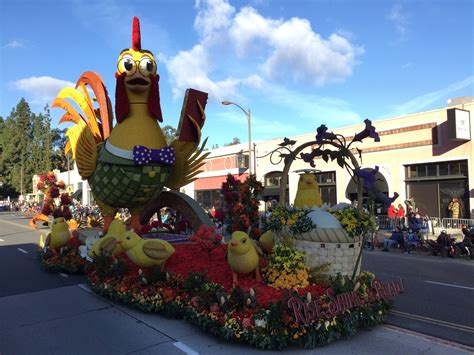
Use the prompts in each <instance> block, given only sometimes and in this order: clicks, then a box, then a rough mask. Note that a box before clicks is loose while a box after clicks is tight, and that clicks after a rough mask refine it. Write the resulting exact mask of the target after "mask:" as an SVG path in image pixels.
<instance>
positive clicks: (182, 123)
mask: <svg viewBox="0 0 474 355" xmlns="http://www.w3.org/2000/svg"><path fill="white" fill-rule="evenodd" d="M207 97H208V94H207V92H202V91H199V90H195V89H187V90H186V94H185V96H184V101H183V108H182V109H181V117H180V119H179V125H178V139H179V140H180V141H183V142H197V140H198V135H197V131H196V128H195V126H194V125H193V123H192V122H191V120H190V119H189V116H191V117H192V118H193V119H194V120H195V121H196V122H197V123H198V124H199V127H202V126H203V125H204V119H205V117H204V116H203V115H202V113H201V110H200V108H199V105H198V101H199V103H200V104H201V106H202V108H203V110H204V109H205V108H206V104H207ZM188 115H189V116H188Z"/></svg>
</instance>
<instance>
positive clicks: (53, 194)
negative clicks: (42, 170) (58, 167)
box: [36, 171, 72, 221]
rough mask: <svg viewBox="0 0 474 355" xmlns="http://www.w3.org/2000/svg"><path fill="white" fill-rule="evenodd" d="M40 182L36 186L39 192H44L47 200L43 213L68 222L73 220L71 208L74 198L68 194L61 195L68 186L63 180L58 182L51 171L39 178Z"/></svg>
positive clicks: (42, 209)
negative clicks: (62, 218)
mask: <svg viewBox="0 0 474 355" xmlns="http://www.w3.org/2000/svg"><path fill="white" fill-rule="evenodd" d="M39 179H40V181H39V182H38V184H37V185H36V187H37V188H38V190H40V191H43V193H44V195H45V199H44V202H43V207H42V208H41V213H42V214H44V215H46V216H50V215H53V216H54V218H57V217H64V219H65V220H66V221H68V220H70V219H71V218H72V214H71V211H70V209H69V206H70V205H71V203H72V197H71V196H69V195H68V194H67V193H65V192H64V193H61V192H60V190H64V188H65V187H66V184H65V183H64V181H62V180H59V181H58V180H57V178H56V175H55V174H54V172H52V171H49V172H48V173H46V174H43V175H40V176H39Z"/></svg>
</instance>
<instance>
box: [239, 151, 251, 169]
mask: <svg viewBox="0 0 474 355" xmlns="http://www.w3.org/2000/svg"><path fill="white" fill-rule="evenodd" d="M248 167H249V156H248V154H244V153H243V152H242V151H241V152H239V153H238V154H237V168H241V169H242V168H243V169H247V168H248Z"/></svg>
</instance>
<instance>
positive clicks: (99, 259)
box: [94, 254, 128, 278]
mask: <svg viewBox="0 0 474 355" xmlns="http://www.w3.org/2000/svg"><path fill="white" fill-rule="evenodd" d="M94 266H95V269H96V271H97V274H98V275H100V276H101V277H112V278H115V277H120V276H121V275H124V274H125V273H127V271H128V266H127V264H126V263H125V262H124V261H123V260H120V259H115V258H113V257H112V256H110V255H107V254H102V255H99V256H96V257H95V259H94Z"/></svg>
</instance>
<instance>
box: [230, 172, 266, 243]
mask: <svg viewBox="0 0 474 355" xmlns="http://www.w3.org/2000/svg"><path fill="white" fill-rule="evenodd" d="M262 191H263V185H262V184H261V183H260V182H259V181H257V179H256V177H255V175H250V176H249V177H247V179H246V180H245V182H243V183H242V182H241V181H239V180H237V179H235V178H234V177H233V176H232V175H231V174H228V175H227V180H226V182H224V183H223V184H222V193H223V195H224V204H225V216H226V222H227V224H228V226H229V227H228V232H229V233H232V232H235V231H243V232H247V231H248V230H249V229H250V233H249V235H250V236H251V237H252V238H254V239H258V238H259V237H260V230H259V229H258V218H259V215H258V206H259V199H258V196H259V195H260V194H261V193H262Z"/></svg>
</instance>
